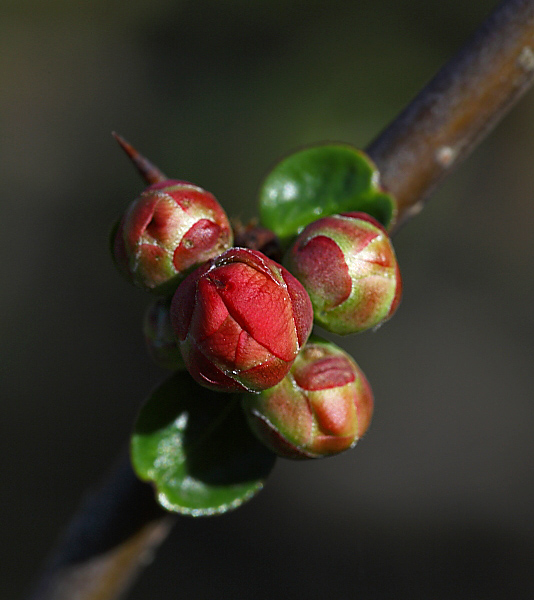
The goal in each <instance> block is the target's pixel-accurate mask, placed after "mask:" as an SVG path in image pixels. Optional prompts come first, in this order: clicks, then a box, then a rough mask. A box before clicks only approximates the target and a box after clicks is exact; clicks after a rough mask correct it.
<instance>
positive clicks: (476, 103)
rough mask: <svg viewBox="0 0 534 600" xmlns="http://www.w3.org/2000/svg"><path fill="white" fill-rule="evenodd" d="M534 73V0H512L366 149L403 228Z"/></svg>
mask: <svg viewBox="0 0 534 600" xmlns="http://www.w3.org/2000/svg"><path fill="white" fill-rule="evenodd" d="M533 76H534V2H533V1H532V0H508V1H506V2H503V3H502V4H500V5H499V6H498V7H497V9H496V10H495V11H494V12H493V13H492V14H491V15H490V16H489V17H488V19H487V20H486V21H485V22H484V23H483V24H482V26H481V27H480V29H479V30H478V31H477V32H476V33H475V35H474V36H473V37H472V39H471V40H470V41H469V42H468V43H467V44H466V45H465V46H464V47H463V48H462V49H461V50H460V52H459V53H458V54H457V55H456V56H454V57H453V58H452V59H451V60H450V61H449V62H448V63H447V64H446V65H445V66H444V67H443V68H442V69H441V71H439V73H438V74H437V75H436V76H435V77H434V79H432V80H431V81H430V83H429V84H428V85H427V86H426V87H425V88H424V89H423V90H422V91H421V92H420V93H419V94H418V95H417V96H416V97H415V98H414V100H413V101H412V102H411V103H410V104H409V105H408V106H407V108H406V109H405V110H404V111H403V112H402V113H401V114H400V115H399V116H398V117H397V118H396V119H395V120H394V121H393V123H391V125H390V126H389V127H387V128H386V129H385V130H384V131H383V132H382V133H381V134H380V135H379V136H378V137H377V138H376V139H375V140H374V141H373V142H372V143H371V144H370V145H369V147H368V148H367V152H368V153H369V155H370V157H371V158H372V159H373V160H374V161H375V162H376V164H377V166H378V168H379V170H380V173H381V178H382V184H383V185H384V187H385V188H387V189H388V191H390V192H391V193H392V194H393V195H394V196H395V197H396V198H397V201H398V206H399V216H398V221H397V225H401V224H402V223H403V222H405V221H406V220H408V219H409V218H411V217H413V216H415V215H416V214H417V213H419V212H420V211H421V209H422V208H423V206H424V202H425V200H426V199H427V198H428V196H429V194H430V193H431V192H432V191H433V190H434V189H435V187H436V186H437V185H438V183H439V182H440V181H441V180H442V179H443V178H445V177H446V176H447V175H448V174H449V173H450V172H451V170H452V167H453V166H456V165H457V164H458V163H459V162H461V160H462V159H464V158H465V157H466V156H468V155H469V154H470V152H471V151H472V150H473V149H474V147H475V146H476V144H478V143H479V142H480V141H481V140H482V139H483V138H484V137H485V136H486V134H488V133H489V132H490V131H491V129H492V128H493V127H494V126H495V125H496V124H497V123H498V122H499V120H500V119H502V117H503V116H504V115H505V113H506V112H507V111H508V110H509V109H510V108H511V107H512V105H513V104H514V103H515V102H516V101H517V100H518V99H519V98H520V97H521V96H522V94H523V93H524V92H525V91H526V90H527V89H528V87H529V86H530V84H531V83H532V78H533Z"/></svg>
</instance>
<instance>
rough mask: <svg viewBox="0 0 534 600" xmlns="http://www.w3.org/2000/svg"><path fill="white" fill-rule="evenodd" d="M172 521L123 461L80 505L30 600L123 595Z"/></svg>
mask: <svg viewBox="0 0 534 600" xmlns="http://www.w3.org/2000/svg"><path fill="white" fill-rule="evenodd" d="M174 522H175V517H174V515H170V514H169V513H166V512H164V511H163V510H162V509H161V508H160V507H159V506H158V505H157V504H156V502H155V500H154V491H153V489H152V488H151V487H150V486H148V485H147V484H145V483H141V482H140V481H139V480H138V479H137V477H136V476H135V475H134V473H133V471H132V468H131V466H130V460H129V457H128V456H127V455H126V453H125V455H124V456H123V457H121V459H120V461H119V462H118V464H117V465H116V466H115V468H114V469H113V470H112V471H111V473H110V474H109V476H108V478H107V479H106V480H105V481H104V482H103V484H102V485H101V487H100V488H98V489H97V490H95V491H94V492H93V493H91V494H90V495H89V496H88V497H87V498H86V500H85V501H84V502H83V503H82V505H81V506H80V508H79V511H78V513H77V515H76V516H75V518H74V519H73V521H72V522H71V524H70V526H69V529H68V530H67V531H66V533H65V535H64V536H63V538H62V539H61V540H60V543H59V545H58V547H57V550H56V552H55V554H54V555H53V556H51V558H50V560H49V563H48V565H46V568H45V574H44V576H43V578H42V580H41V581H40V582H39V584H38V586H37V588H36V589H35V591H34V592H33V594H32V595H31V596H30V600H74V599H77V600H110V599H115V598H119V597H120V596H122V595H123V594H124V593H125V592H126V591H127V590H128V589H129V587H130V586H131V584H132V583H133V582H134V581H135V579H136V576H137V574H138V573H139V572H140V571H141V570H142V569H143V568H144V567H145V566H146V565H147V564H148V563H149V562H150V560H151V558H152V555H153V553H154V551H155V550H156V549H157V548H158V547H159V545H160V544H161V543H162V542H163V540H164V539H165V538H166V537H167V535H168V533H169V532H170V530H171V527H172V525H173V523H174Z"/></svg>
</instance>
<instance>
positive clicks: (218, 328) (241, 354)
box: [171, 248, 313, 392]
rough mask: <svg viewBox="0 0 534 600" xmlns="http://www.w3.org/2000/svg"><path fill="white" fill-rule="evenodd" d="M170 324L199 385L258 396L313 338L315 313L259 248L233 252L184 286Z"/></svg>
mask: <svg viewBox="0 0 534 600" xmlns="http://www.w3.org/2000/svg"><path fill="white" fill-rule="evenodd" d="M171 323H172V326H173V329H174V333H175V335H176V337H177V339H178V340H179V341H180V349H181V351H182V355H183V357H184V361H185V364H186V367H187V369H188V371H189V372H190V373H191V375H192V376H193V378H194V379H195V380H196V381H197V382H198V383H200V384H201V385H204V386H206V387H209V388H212V389H215V390H219V391H223V392H231V391H243V390H247V391H260V390H264V389H267V388H269V387H272V386H273V385H276V384H277V383H278V382H279V381H280V380H281V379H283V378H284V377H285V375H286V374H287V372H288V371H289V368H290V367H291V365H292V364H293V361H294V360H295V357H296V356H297V354H298V351H299V350H300V348H301V347H302V346H303V344H304V343H305V342H306V340H307V339H308V336H309V334H310V331H311V328H312V325H313V310H312V306H311V302H310V299H309V297H308V294H307V293H306V291H305V290H304V288H303V287H302V285H301V284H300V283H299V282H298V281H297V280H296V279H295V278H294V277H293V276H292V275H291V274H290V273H289V272H288V271H286V269H284V267H282V266H281V265H279V264H278V263H276V262H274V261H273V260H271V259H269V258H267V257H266V256H264V255H263V254H262V253H261V252H258V251H257V250H249V249H246V248H231V249H230V250H227V251H226V252H224V253H223V254H221V255H220V256H218V257H217V258H214V259H212V260H211V261H210V262H209V263H207V264H206V265H204V266H203V267H200V268H198V269H197V270H196V271H194V272H193V273H191V275H189V276H188V277H187V278H186V279H185V281H184V282H183V283H181V284H180V286H179V287H178V289H177V290H176V293H175V294H174V297H173V299H172V304H171Z"/></svg>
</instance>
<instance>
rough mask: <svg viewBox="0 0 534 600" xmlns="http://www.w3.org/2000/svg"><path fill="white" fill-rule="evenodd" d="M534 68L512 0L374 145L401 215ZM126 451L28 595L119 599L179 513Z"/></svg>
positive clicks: (533, 6)
mask: <svg viewBox="0 0 534 600" xmlns="http://www.w3.org/2000/svg"><path fill="white" fill-rule="evenodd" d="M533 76H534V1H533V0H508V1H506V2H504V3H503V4H501V5H500V6H499V7H498V8H497V9H496V10H495V12H494V13H493V14H492V15H491V16H490V17H489V18H488V19H487V21H486V22H485V23H484V24H483V25H482V27H481V28H480V29H479V31H478V32H477V33H476V34H475V36H474V37H473V39H472V40H471V41H470V42H469V43H468V44H467V45H466V46H465V47H464V48H463V49H462V50H461V51H460V52H459V53H458V54H457V55H456V56H455V57H454V58H453V59H452V60H451V61H450V62H449V63H448V64H447V65H445V67H444V68H443V69H442V70H441V71H440V72H439V73H438V75H437V76H436V77H435V78H434V79H433V80H432V81H431V82H430V83H429V84H428V86H427V87H425V88H424V89H423V90H422V91H421V92H420V94H419V95H418V96H417V97H416V98H415V99H414V100H413V101H412V102H411V103H410V104H409V106H408V107H407V108H406V109H405V110H404V112H402V113H401V115H400V116H399V117H398V118H397V119H395V121H393V123H392V124H391V125H390V126H389V127H387V128H386V129H385V130H384V132H383V133H382V134H381V135H380V136H379V137H378V138H377V139H376V140H375V141H374V142H372V143H371V144H370V146H369V147H368V149H367V151H368V153H369V154H370V156H371V157H372V158H373V159H374V161H375V162H376V164H377V166H378V168H379V169H380V172H381V177H382V183H383V184H384V185H385V186H386V187H387V189H388V190H389V191H390V192H391V193H392V194H393V195H395V196H396V198H397V200H398V202H399V221H398V224H402V223H404V222H406V221H407V220H408V219H409V218H411V217H413V216H414V215H415V214H417V213H418V212H419V211H420V210H421V208H422V207H423V203H424V201H425V200H426V198H427V197H428V195H429V194H430V192H431V191H432V190H434V189H435V187H436V186H437V185H438V183H439V182H440V181H442V180H443V179H444V178H445V177H446V176H447V175H448V174H449V173H450V172H451V170H452V167H453V166H456V165H457V164H459V163H460V162H461V160H463V159H464V158H465V157H466V156H467V155H468V154H469V153H470V151H471V150H472V149H473V148H474V147H475V145H476V144H477V143H479V142H480V141H481V140H482V139H483V137H484V136H485V135H486V134H487V133H488V132H489V131H490V130H491V128H492V127H493V126H494V125H495V124H496V123H497V122H498V121H499V120H500V119H502V117H503V116H504V115H505V113H506V112H507V110H508V109H509V108H511V106H512V105H513V104H514V103H515V102H516V101H517V100H518V99H519V98H520V97H521V96H522V94H523V93H524V92H525V91H526V90H527V88H528V87H529V86H530V85H531V83H532V80H533ZM141 174H143V171H141ZM158 177H165V176H164V175H163V174H162V173H160V172H158V173H156V178H158ZM156 181H157V179H156ZM126 460H127V459H124V461H123V462H122V463H121V464H120V465H119V466H118V467H117V468H116V469H115V470H114V471H113V473H112V474H111V476H110V478H109V479H108V480H107V481H106V482H105V484H104V485H103V486H102V487H101V488H100V489H98V490H96V491H95V492H93V494H92V495H91V496H90V498H89V499H88V501H87V502H86V503H84V504H83V505H82V506H81V507H80V510H79V512H78V514H77V515H76V516H75V518H74V521H73V523H72V525H71V528H70V529H69V531H68V533H67V535H66V537H65V538H64V539H63V540H62V541H61V542H60V544H59V546H58V548H57V550H56V553H55V555H54V557H53V559H52V561H51V562H50V563H49V565H48V566H47V567H46V569H45V572H44V575H43V578H42V580H41V582H40V584H39V586H38V588H37V591H36V592H35V593H34V595H33V596H32V597H31V600H67V599H68V600H115V599H117V598H118V597H119V596H121V595H123V594H124V593H125V592H126V591H127V589H128V587H129V586H131V585H132V584H133V582H134V580H135V578H136V576H137V575H138V574H139V573H140V571H141V569H142V567H143V566H144V564H145V563H146V560H147V557H150V556H151V555H152V553H153V552H154V551H155V549H156V548H157V547H158V546H159V544H160V543H161V542H162V541H163V540H164V539H165V537H166V536H167V534H168V533H169V531H170V529H171V526H172V523H173V522H174V519H173V517H168V516H167V517H166V516H164V515H163V513H162V511H161V510H160V509H159V507H158V506H157V505H156V502H155V500H154V497H153V492H152V489H151V488H150V487H149V486H147V485H146V484H143V483H140V482H139V481H137V479H136V478H135V476H134V474H133V472H132V471H131V468H130V467H129V465H128V463H127V462H126Z"/></svg>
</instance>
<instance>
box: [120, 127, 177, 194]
mask: <svg viewBox="0 0 534 600" xmlns="http://www.w3.org/2000/svg"><path fill="white" fill-rule="evenodd" d="M111 135H112V136H113V137H114V138H115V139H116V140H117V142H118V143H119V146H120V147H121V148H122V149H123V150H124V152H126V154H127V156H128V158H129V159H130V160H131V161H132V162H133V164H134V166H135V168H136V169H137V170H138V171H139V174H140V175H141V177H142V178H143V179H144V180H145V182H146V183H148V184H153V183H161V182H163V181H167V179H168V177H167V176H166V175H164V174H163V173H162V172H161V171H160V170H159V169H158V168H157V167H156V166H155V165H153V164H152V163H151V162H150V161H149V160H148V159H147V158H145V157H144V156H142V155H141V154H139V152H137V150H136V149H135V148H134V147H133V146H132V145H131V144H129V143H128V142H127V141H126V140H125V139H124V138H123V137H122V136H120V135H119V134H118V133H116V132H115V131H112V132H111Z"/></svg>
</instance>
